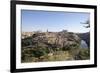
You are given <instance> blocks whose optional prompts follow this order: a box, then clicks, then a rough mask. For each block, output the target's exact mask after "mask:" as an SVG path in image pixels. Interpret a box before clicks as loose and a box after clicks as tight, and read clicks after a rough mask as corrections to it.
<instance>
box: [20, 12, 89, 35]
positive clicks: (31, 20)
mask: <svg viewBox="0 0 100 73" xmlns="http://www.w3.org/2000/svg"><path fill="white" fill-rule="evenodd" d="M89 17H90V14H89V13H78V12H60V11H59V12H58V11H57V12H54V11H38V10H21V25H22V32H32V31H38V30H40V31H43V32H44V31H47V29H48V31H52V32H59V31H62V30H68V31H69V32H81V33H83V32H88V31H89V28H85V27H84V24H81V22H85V21H87V20H88V19H89Z"/></svg>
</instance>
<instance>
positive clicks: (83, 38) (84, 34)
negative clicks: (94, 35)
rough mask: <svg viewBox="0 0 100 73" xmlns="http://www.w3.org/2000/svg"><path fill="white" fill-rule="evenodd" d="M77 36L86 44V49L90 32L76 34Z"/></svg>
mask: <svg viewBox="0 0 100 73" xmlns="http://www.w3.org/2000/svg"><path fill="white" fill-rule="evenodd" d="M77 35H78V36H79V37H80V38H81V39H82V40H84V41H85V42H86V43H87V45H88V47H90V32H86V33H77Z"/></svg>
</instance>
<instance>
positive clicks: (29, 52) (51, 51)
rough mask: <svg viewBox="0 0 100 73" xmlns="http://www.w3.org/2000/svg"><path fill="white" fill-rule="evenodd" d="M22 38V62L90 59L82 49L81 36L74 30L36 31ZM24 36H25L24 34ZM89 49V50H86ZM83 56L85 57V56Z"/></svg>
mask: <svg viewBox="0 0 100 73" xmlns="http://www.w3.org/2000/svg"><path fill="white" fill-rule="evenodd" d="M24 36H25V37H24V38H22V62H42V61H64V60H77V59H79V60H80V59H89V57H87V55H88V56H89V54H86V55H81V54H82V53H83V54H84V52H85V51H82V50H81V49H80V43H81V38H80V37H79V36H78V35H77V34H75V33H72V32H67V31H61V32H35V33H33V34H31V35H30V36H29V34H28V35H27V34H26V35H25V34H24ZM22 37H23V36H22ZM86 51H88V50H86ZM83 56H84V57H85V58H83Z"/></svg>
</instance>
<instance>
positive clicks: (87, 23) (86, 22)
mask: <svg viewBox="0 0 100 73" xmlns="http://www.w3.org/2000/svg"><path fill="white" fill-rule="evenodd" d="M81 23H82V24H86V26H84V27H85V28H89V27H90V20H87V21H85V22H81Z"/></svg>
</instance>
